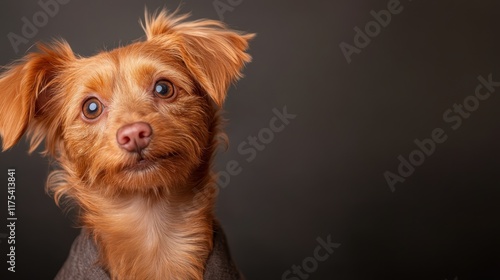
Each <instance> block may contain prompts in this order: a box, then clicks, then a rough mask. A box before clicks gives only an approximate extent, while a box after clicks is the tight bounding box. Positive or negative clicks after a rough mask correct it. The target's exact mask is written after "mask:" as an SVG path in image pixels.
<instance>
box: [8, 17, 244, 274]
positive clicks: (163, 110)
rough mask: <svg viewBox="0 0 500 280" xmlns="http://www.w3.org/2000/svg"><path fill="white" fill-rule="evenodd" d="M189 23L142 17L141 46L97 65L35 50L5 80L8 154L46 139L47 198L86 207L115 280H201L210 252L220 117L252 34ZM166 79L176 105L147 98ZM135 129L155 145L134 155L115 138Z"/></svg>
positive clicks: (58, 51) (53, 50) (58, 47)
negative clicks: (88, 113)
mask: <svg viewBox="0 0 500 280" xmlns="http://www.w3.org/2000/svg"><path fill="white" fill-rule="evenodd" d="M185 19H186V16H185V15H184V16H175V15H167V13H166V12H165V11H161V12H160V13H158V14H156V15H154V16H152V17H149V16H148V15H146V21H145V24H144V26H143V28H144V30H145V32H146V35H147V39H146V40H144V41H140V42H136V43H133V44H130V45H128V46H125V47H121V48H118V49H115V50H112V51H109V52H101V53H99V54H97V55H95V56H92V57H78V56H75V55H74V54H73V52H72V51H71V48H70V47H69V45H68V44H67V43H66V42H64V41H60V42H56V43H54V44H53V45H50V46H46V45H40V46H39V50H40V51H39V52H37V53H31V54H28V55H27V56H26V57H24V58H23V59H22V60H21V61H18V62H17V63H15V64H13V65H11V66H10V67H9V68H8V69H7V70H6V71H5V72H4V73H3V74H2V75H1V76H0V134H1V136H2V139H3V143H2V144H3V149H4V150H5V149H8V148H10V147H11V146H13V145H14V144H15V143H17V142H18V141H19V139H20V138H21V137H22V135H23V134H25V133H26V134H27V135H28V137H29V139H30V143H31V145H30V146H31V148H30V150H31V151H33V150H34V149H35V148H36V147H37V146H38V145H39V144H41V142H42V141H44V140H45V152H46V153H47V154H48V155H50V156H52V157H53V158H54V159H55V160H56V161H57V162H58V164H59V165H60V169H59V170H56V171H54V172H53V173H52V174H50V176H49V179H48V183H47V188H48V190H49V191H50V192H51V193H53V194H54V197H55V200H56V202H57V203H59V201H60V200H61V199H62V198H68V199H70V200H72V201H74V202H76V204H77V205H78V206H79V208H80V209H81V221H82V224H83V226H85V227H87V228H88V229H89V230H90V232H91V233H92V236H94V237H95V240H96V242H97V244H98V245H99V248H100V257H101V263H102V265H103V266H104V267H105V268H107V269H108V271H109V272H110V274H111V276H112V278H113V279H202V278H203V270H204V264H205V261H206V259H207V256H208V254H209V252H210V251H211V249H212V222H213V219H214V217H213V205H214V199H215V194H216V189H215V184H214V176H213V174H212V172H211V163H212V158H213V153H214V151H215V147H216V145H217V144H218V143H217V140H216V139H217V135H218V134H219V133H220V131H219V124H220V121H219V110H220V106H221V105H222V103H223V101H224V98H225V95H226V91H227V88H228V86H229V84H230V83H231V82H232V81H234V80H236V79H237V78H239V77H240V71H241V68H242V67H243V65H244V63H245V62H248V61H250V56H249V55H248V54H247V53H245V50H246V49H247V47H248V43H247V42H248V40H249V39H251V38H252V37H253V35H251V34H246V35H245V34H240V33H238V32H235V31H232V30H228V29H227V28H226V27H225V26H224V25H223V24H222V23H220V22H217V21H210V20H201V21H194V22H184V20H185ZM161 79H167V80H169V81H170V82H172V83H173V84H174V86H175V87H176V89H177V95H176V96H175V99H173V100H164V99H160V98H158V97H157V96H155V95H154V94H153V93H152V90H153V89H152V88H153V87H154V86H155V82H156V81H158V80H161ZM90 97H95V98H98V99H99V100H100V101H101V103H102V104H103V106H104V107H103V108H104V109H103V112H102V114H101V115H100V116H99V117H98V118H97V119H94V120H89V119H86V118H85V117H84V116H83V115H82V104H83V102H85V100H88V99H89V98H90ZM137 122H146V123H148V124H149V125H150V127H151V128H152V131H153V135H152V136H151V142H150V144H149V145H148V146H147V148H145V149H144V150H142V151H141V152H137V153H136V152H130V151H126V150H124V149H123V148H121V147H120V145H118V144H117V140H116V138H117V131H118V130H119V129H120V127H123V126H124V125H126V124H130V123H137ZM141 160H142V161H141ZM139 161H141V162H146V167H144V168H137V166H139ZM197 193H198V194H199V193H203V196H202V198H203V199H198V198H199V196H195V195H196V194H197Z"/></svg>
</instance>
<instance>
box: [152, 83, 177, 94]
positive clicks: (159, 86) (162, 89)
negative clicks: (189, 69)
mask: <svg viewBox="0 0 500 280" xmlns="http://www.w3.org/2000/svg"><path fill="white" fill-rule="evenodd" d="M154 94H155V95H156V96H158V97H160V98H164V99H169V98H173V97H174V96H175V94H176V90H175V87H174V85H173V84H172V83H171V82H170V81H167V80H161V81H158V82H156V84H155V88H154Z"/></svg>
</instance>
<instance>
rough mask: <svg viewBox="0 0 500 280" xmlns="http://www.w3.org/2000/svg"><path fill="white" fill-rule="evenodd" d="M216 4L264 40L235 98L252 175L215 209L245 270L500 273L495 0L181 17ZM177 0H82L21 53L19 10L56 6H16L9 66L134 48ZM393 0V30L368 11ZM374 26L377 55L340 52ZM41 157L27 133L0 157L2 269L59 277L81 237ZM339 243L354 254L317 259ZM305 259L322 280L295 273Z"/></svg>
mask: <svg viewBox="0 0 500 280" xmlns="http://www.w3.org/2000/svg"><path fill="white" fill-rule="evenodd" d="M44 1H45V0H44ZM61 2H62V1H61ZM214 2H215V3H226V5H233V6H234V7H231V6H230V7H231V9H230V10H227V11H226V12H224V13H223V14H222V16H223V20H224V21H225V22H226V23H228V24H229V25H230V26H231V27H233V28H235V29H239V30H245V31H249V32H255V33H257V34H258V36H257V37H256V39H255V40H254V41H252V42H251V45H250V46H251V47H250V53H251V54H252V56H253V57H254V61H253V62H252V63H251V64H249V65H248V67H247V68H246V69H245V71H244V73H245V75H246V77H245V78H244V79H243V80H241V81H240V82H239V83H237V85H236V86H235V87H232V88H231V90H230V92H229V97H228V99H227V103H226V104H225V110H226V114H225V117H226V118H228V119H229V123H228V125H227V133H228V136H229V139H230V143H231V144H230V147H229V149H228V150H227V151H226V152H221V153H219V156H218V158H217V168H218V170H223V169H224V168H225V165H226V163H227V162H229V161H231V160H235V161H237V162H239V164H240V165H241V168H242V171H241V173H240V174H238V175H236V176H231V177H230V182H229V184H228V185H227V186H226V187H225V188H224V189H222V190H221V192H220V196H219V201H218V211H217V212H218V216H219V217H220V220H221V221H222V224H223V225H224V228H225V229H226V232H227V235H228V238H229V242H230V245H231V249H232V252H233V255H234V258H235V259H236V261H237V263H238V264H239V267H240V268H241V270H242V271H243V272H244V273H245V274H246V276H247V278H248V279H305V278H307V279H436V280H438V279H440V280H442V279H460V280H463V279H500V273H499V272H500V271H499V270H500V269H499V261H500V254H499V253H498V251H499V249H500V246H499V245H500V242H499V239H500V237H499V232H500V221H499V219H498V213H499V211H500V204H499V203H498V200H499V195H500V191H499V180H500V178H499V175H498V174H499V173H498V172H497V168H498V166H499V156H500V150H499V146H498V144H497V143H498V141H499V140H500V139H499V138H500V135H499V133H498V130H499V128H500V127H499V122H498V118H499V116H500V113H499V111H498V109H496V108H498V106H499V104H500V98H499V97H498V96H496V95H497V94H498V92H500V88H497V89H498V90H497V92H494V93H492V94H491V96H490V97H489V98H487V99H486V100H483V101H479V102H478V103H477V104H475V103H474V102H475V101H477V98H476V99H474V97H473V96H474V92H475V89H476V87H477V85H478V84H479V81H478V79H477V78H478V76H480V75H481V76H483V77H485V78H488V75H491V78H492V80H494V81H500V55H499V53H500V40H499V39H498V36H499V35H498V34H499V31H498V28H499V27H500V25H499V16H500V5H499V4H498V1H493V0H490V1H480V3H479V1H475V2H474V1H451V0H445V1H430V0H427V1H424V0H415V1H410V0H402V1H401V2H400V4H399V6H397V3H396V2H394V1H393V0H380V1H379V0H377V1H359V0H338V1H284V0H281V1H250V0H238V1H237V0H231V1H229V0H220V1H196V2H194V1H184V4H183V7H182V11H184V12H192V14H193V16H192V18H193V19H197V18H203V17H204V18H211V19H220V15H219V14H218V13H217V10H216V9H215V8H214ZM178 4H179V1H159V0H158V1H154V0H151V1H135V2H134V1H129V2H126V3H125V2H124V1H117V0H116V1H97V0H95V1H94V0H93V1H78V0H70V1H69V3H67V4H64V5H62V4H61V5H60V10H59V11H58V12H57V13H56V14H55V15H54V16H53V17H50V18H49V19H48V22H47V23H46V24H45V25H43V26H42V27H40V28H38V29H39V30H38V31H37V32H36V34H35V36H34V37H33V38H29V39H27V40H28V43H27V44H21V45H20V46H19V52H18V53H16V52H15V51H14V49H13V47H12V45H11V43H10V42H9V39H8V37H7V34H8V33H9V32H14V33H16V34H18V35H21V31H22V30H21V29H22V26H23V21H22V20H21V19H22V18H23V17H26V18H28V19H29V20H30V21H31V22H32V17H33V15H34V14H35V13H37V12H38V11H40V10H42V9H41V7H40V6H39V4H37V2H36V1H3V2H2V3H1V4H0V23H1V24H0V35H1V36H0V64H2V65H5V64H7V63H9V62H11V61H13V60H14V59H16V58H20V57H21V56H22V55H24V53H25V52H26V51H27V49H28V47H29V46H30V45H32V44H33V43H34V42H36V41H38V40H42V41H48V40H50V39H51V38H54V37H62V38H65V39H66V40H67V41H68V42H69V43H70V44H71V45H72V47H73V49H74V51H75V52H76V53H79V54H81V55H84V56H87V55H92V54H94V53H95V52H96V51H98V50H100V49H104V48H105V47H106V48H108V49H110V48H113V47H117V46H119V45H120V44H127V43H129V42H131V41H132V40H134V39H136V38H138V37H140V36H142V35H143V33H142V30H141V28H140V27H139V24H138V19H139V18H142V15H143V10H144V6H145V5H147V6H148V7H149V8H150V9H156V8H158V7H162V6H163V5H166V6H167V7H169V8H171V9H174V8H176V7H177V6H178ZM388 5H389V6H390V8H391V10H392V11H393V12H395V13H397V14H393V15H392V16H391V21H390V22H389V23H388V24H384V25H386V26H385V27H380V30H378V29H377V24H373V23H371V22H372V21H373V20H374V16H373V15H372V14H371V13H370V11H372V10H374V11H375V12H378V11H380V10H382V9H388ZM41 20H43V18H41ZM367 24H368V28H369V31H368V32H372V33H371V34H372V35H373V37H372V38H370V42H369V44H367V42H366V38H364V39H365V41H364V42H363V38H357V39H358V41H359V42H358V46H362V45H363V43H364V45H363V46H362V47H363V48H359V49H358V50H357V52H358V53H354V54H352V55H351V56H350V58H351V63H348V61H347V59H346V57H345V56H344V55H343V53H342V51H341V48H340V47H339V44H341V43H342V42H345V43H346V44H350V45H354V44H355V42H354V39H355V36H356V31H355V29H354V28H355V27H359V28H361V29H365V26H366V25H367ZM378 26H380V24H379V25H378ZM370 28H371V29H370ZM358 37H359V36H358ZM354 46H355V45H354ZM493 89H495V88H493ZM481 93H483V94H484V93H486V91H485V89H482V91H481ZM0 94H1V92H0ZM464 100H467V102H469V103H468V105H467V106H468V108H469V109H473V110H472V111H473V112H471V113H470V115H466V114H465V115H466V116H467V117H468V118H463V117H460V119H462V120H463V122H462V123H461V126H460V127H458V128H457V129H456V130H453V129H452V125H455V124H456V122H457V117H456V116H457V115H458V114H457V113H451V114H450V115H449V116H448V117H453V118H454V119H453V121H451V120H449V121H448V122H447V121H446V120H445V119H444V118H443V114H444V113H446V112H447V110H448V109H452V110H453V109H454V107H453V106H454V104H462V103H463V102H464ZM285 106H286V108H287V111H288V112H289V113H291V114H294V115H296V117H295V119H292V120H290V122H289V124H288V125H286V126H285V128H284V129H283V130H282V131H280V132H277V133H274V135H273V138H272V139H269V137H270V136H269V133H268V132H269V130H267V129H266V128H268V127H269V122H270V120H272V118H273V116H274V114H275V113H274V112H273V109H277V110H280V111H281V110H283V107H285ZM436 128H441V129H442V130H443V131H444V133H445V135H446V137H447V138H446V141H444V143H441V144H436V147H435V150H434V151H431V152H430V153H429V154H430V155H429V156H426V157H425V160H424V162H423V163H421V164H420V162H417V163H418V164H420V166H418V167H416V168H415V170H414V171H413V173H412V174H411V175H410V176H408V177H407V178H406V179H405V181H404V182H398V183H396V185H395V191H392V190H391V188H390V187H389V185H388V183H387V182H386V179H385V178H384V172H386V171H389V172H392V173H394V174H396V173H398V165H399V163H400V160H399V159H398V156H399V155H402V157H404V158H405V159H408V157H409V154H410V153H411V152H412V151H413V150H415V149H417V146H416V144H415V143H414V140H415V139H418V140H423V139H425V138H430V137H431V133H432V131H433V130H434V129H436ZM259 133H260V135H261V137H264V138H265V137H266V136H267V137H268V138H265V139H266V141H267V144H265V146H264V148H263V149H262V150H261V151H258V152H257V153H256V156H255V158H252V159H251V160H247V159H249V154H242V153H241V152H238V148H237V147H238V145H240V144H241V143H243V142H245V141H247V142H248V137H249V136H258V135H259ZM266 133H267V134H266ZM241 145H246V144H241ZM246 147H247V148H248V147H249V146H246ZM261 148H262V147H261ZM26 150H27V145H26V144H25V141H24V140H23V141H22V143H21V144H19V145H17V146H16V147H14V148H13V149H11V150H10V151H8V152H5V153H3V154H1V155H0V184H1V185H3V187H2V189H4V191H3V192H4V194H2V195H1V196H0V207H1V209H2V210H1V211H0V213H2V216H0V223H1V224H4V223H5V224H6V223H7V222H6V219H5V215H6V208H7V206H6V201H7V193H6V186H7V174H6V172H7V168H9V167H15V168H16V170H17V174H16V177H17V201H16V202H17V205H16V206H17V217H18V221H17V228H16V240H17V241H16V242H17V244H16V245H17V247H16V273H7V265H6V262H5V257H6V254H7V253H8V251H7V246H6V245H7V243H6V239H5V238H3V237H5V236H4V235H0V241H1V244H0V252H1V256H2V258H1V259H2V260H3V261H2V265H1V266H0V267H1V271H2V275H3V273H5V275H6V277H4V278H1V279H52V277H53V276H54V275H55V274H56V272H57V270H58V269H59V267H60V266H61V265H62V263H63V261H64V260H65V257H66V254H67V252H68V250H69V247H70V245H71V242H72V240H73V238H74V237H75V235H76V234H77V232H78V231H77V230H76V229H74V228H72V226H73V223H72V222H71V218H70V217H67V216H65V215H64V214H63V212H62V211H61V210H60V209H59V208H57V207H56V206H55V204H54V203H53V201H52V199H51V198H50V197H49V196H48V195H46V194H45V193H44V181H45V178H46V176H47V174H48V171H49V167H48V160H47V159H45V158H41V157H40V156H39V155H38V154H36V153H35V154H33V155H31V156H29V155H27V152H26ZM419 155H420V156H421V155H422V154H419V153H418V152H414V153H413V156H414V157H415V158H414V159H413V160H414V161H415V160H416V161H419V160H420V161H421V160H422V159H420V158H419ZM403 171H405V170H403ZM406 171H408V170H406ZM1 182H3V183H1ZM6 232H7V229H6V228H5V226H2V227H0V234H4V233H6ZM328 236H330V237H329V238H330V240H331V242H333V243H338V244H340V246H338V244H337V245H335V246H337V247H338V248H336V249H334V251H333V253H331V254H329V256H328V258H327V259H326V260H324V261H316V260H314V252H315V249H316V247H317V246H318V244H319V243H318V238H320V239H323V240H327V239H328ZM324 252H326V251H320V254H324ZM323 257H324V256H323ZM293 265H300V266H302V265H306V267H307V270H308V272H307V271H303V272H302V276H297V275H295V276H293V275H292V274H293V273H290V274H288V275H287V274H286V271H287V270H291V269H292V266H293ZM284 275H285V277H283V276H284ZM293 277H297V278H293ZM455 277H456V278H455Z"/></svg>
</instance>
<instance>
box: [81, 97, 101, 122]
mask: <svg viewBox="0 0 500 280" xmlns="http://www.w3.org/2000/svg"><path fill="white" fill-rule="evenodd" d="M102 107H103V106H102V103H101V101H99V99H97V98H95V97H92V98H89V99H87V101H85V103H83V108H82V112H83V115H84V116H85V117H86V118H87V119H89V120H93V119H95V118H97V117H99V116H100V115H101V113H102Z"/></svg>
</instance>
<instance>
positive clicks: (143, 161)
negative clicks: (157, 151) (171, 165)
mask: <svg viewBox="0 0 500 280" xmlns="http://www.w3.org/2000/svg"><path fill="white" fill-rule="evenodd" d="M177 156H178V154H177V153H175V152H171V153H166V154H162V155H159V156H145V155H139V156H137V159H135V160H133V161H131V162H130V163H128V164H127V165H125V168H124V170H125V171H132V172H139V171H150V170H151V171H152V170H155V169H156V168H158V167H159V166H161V165H162V163H163V162H164V161H167V160H171V159H173V158H175V157H177Z"/></svg>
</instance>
